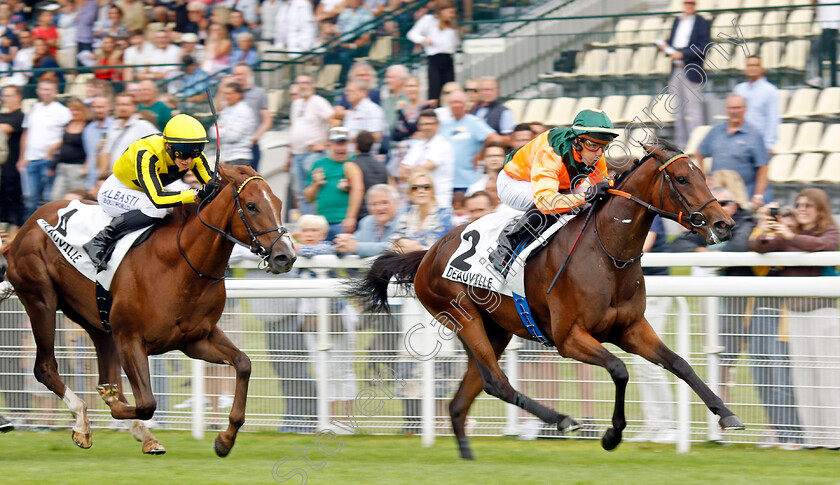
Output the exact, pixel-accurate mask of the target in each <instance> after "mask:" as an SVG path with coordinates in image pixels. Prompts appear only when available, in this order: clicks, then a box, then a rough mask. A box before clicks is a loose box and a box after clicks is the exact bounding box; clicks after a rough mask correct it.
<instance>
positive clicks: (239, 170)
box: [166, 165, 259, 223]
mask: <svg viewBox="0 0 840 485" xmlns="http://www.w3.org/2000/svg"><path fill="white" fill-rule="evenodd" d="M219 175H220V176H219V177H217V179H216V180H217V181H218V182H219V190H220V191H221V190H222V189H224V188H225V187H227V186H228V184H231V183H232V184H236V185H237V186H239V185H241V184H242V182H243V181H244V180H245V179H247V178H248V177H253V176H255V175H259V174H258V173H257V172H256V171H255V170H254V169H253V168H251V167H249V166H246V165H221V166H220V167H219ZM197 212H198V204H186V205H181V206H178V207H175V208H173V209H172V213H171V214H169V215H168V216H167V217H166V220H167V221H176V222H179V223H180V222H181V221H183V220H184V219H189V218H190V217H193V216H195V215H196V213H197Z"/></svg>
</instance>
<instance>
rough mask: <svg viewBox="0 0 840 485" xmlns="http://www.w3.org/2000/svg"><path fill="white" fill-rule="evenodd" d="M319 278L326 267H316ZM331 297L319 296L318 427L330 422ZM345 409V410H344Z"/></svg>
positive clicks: (324, 275)
mask: <svg viewBox="0 0 840 485" xmlns="http://www.w3.org/2000/svg"><path fill="white" fill-rule="evenodd" d="M314 271H315V274H316V275H317V276H318V279H324V278H326V277H327V271H328V270H325V269H315V270H314ZM329 303H330V302H329V299H327V298H318V304H317V308H318V317H317V318H318V320H317V333H318V335H317V345H316V354H317V355H316V359H317V360H316V369H317V371H316V372H315V388H316V390H317V392H318V399H317V401H316V403H317V410H318V429H327V427H328V426H329V424H330V399H329V395H328V394H329V390H330V387H329V382H328V378H327V376H328V375H329V355H330V349H331V348H332V344H331V343H330V336H329V332H330V315H329ZM342 411H343V410H342Z"/></svg>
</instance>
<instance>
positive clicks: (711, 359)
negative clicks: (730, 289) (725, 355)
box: [705, 296, 726, 441]
mask: <svg viewBox="0 0 840 485" xmlns="http://www.w3.org/2000/svg"><path fill="white" fill-rule="evenodd" d="M705 300H706V362H707V363H708V365H707V368H706V369H707V374H706V382H708V383H709V389H711V390H712V392H714V393H715V394H716V395H718V396H720V390H721V386H722V385H726V383H725V382H723V383H722V382H720V377H721V376H720V353H721V351H722V350H723V347H721V345H720V315H719V309H720V299H719V298H718V297H715V296H713V297H709V298H706V299H705ZM706 438H707V439H708V440H709V441H717V440H719V439H720V425H718V417H717V416H715V415H714V413H712V412H711V411H709V410H706Z"/></svg>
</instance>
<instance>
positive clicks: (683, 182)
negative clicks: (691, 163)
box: [677, 175, 688, 185]
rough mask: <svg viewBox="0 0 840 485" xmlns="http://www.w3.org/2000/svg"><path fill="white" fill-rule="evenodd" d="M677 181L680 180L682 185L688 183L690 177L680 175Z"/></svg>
mask: <svg viewBox="0 0 840 485" xmlns="http://www.w3.org/2000/svg"><path fill="white" fill-rule="evenodd" d="M677 182H678V183H679V184H680V185H685V184H687V183H688V179H687V178H685V177H684V176H682V175H680V176H679V177H677Z"/></svg>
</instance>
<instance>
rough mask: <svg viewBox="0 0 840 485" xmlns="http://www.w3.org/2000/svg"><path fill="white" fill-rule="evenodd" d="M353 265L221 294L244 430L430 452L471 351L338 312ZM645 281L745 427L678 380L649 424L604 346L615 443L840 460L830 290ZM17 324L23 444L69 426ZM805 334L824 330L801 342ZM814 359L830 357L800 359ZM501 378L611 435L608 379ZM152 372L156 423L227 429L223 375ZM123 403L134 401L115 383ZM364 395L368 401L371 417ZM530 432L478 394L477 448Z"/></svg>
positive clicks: (528, 369)
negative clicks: (750, 449)
mask: <svg viewBox="0 0 840 485" xmlns="http://www.w3.org/2000/svg"><path fill="white" fill-rule="evenodd" d="M817 260H819V264H827V265H834V264H837V263H840V253H818V254H794V253H786V254H781V253H780V254H773V255H757V254H752V253H744V254H726V253H720V254H700V253H691V254H650V255H646V256H645V259H644V264H645V265H657V266H659V265H663V264H665V265H667V264H671V265H682V264H686V263H692V264H695V265H698V266H704V265H705V266H726V265H736V264H737V265H744V264H757V265H758V264H762V265H767V264H773V265H809V264H817ZM363 265H364V261H361V260H358V259H356V258H345V259H341V260H339V259H335V258H328V257H318V258H313V260H311V261H304V262H301V264H300V266H301V267H309V268H310V271H312V273H313V274H312V275H310V276H312V277H311V278H308V279H293V278H282V277H280V278H278V277H271V278H260V279H253V278H249V279H229V280H228V281H227V282H226V286H227V289H228V297H229V300H228V304H227V306H226V309H225V312H224V315H223V317H222V320H221V321H220V323H219V324H220V326H221V327H222V328H223V329H224V330H225V332H226V333H227V334H228V335H229V336H230V337H231V339H232V340H233V341H234V342H235V343H237V345H239V346H240V348H242V349H243V350H244V351H245V352H246V353H248V355H249V356H250V358H251V360H252V362H253V366H252V368H253V372H252V377H251V385H250V389H249V400H248V411H247V422H246V425H245V430H279V431H284V432H312V431H314V430H316V429H323V428H330V429H334V430H337V431H339V432H342V431H343V432H347V433H350V432H363V433H368V434H395V433H411V434H414V433H416V434H420V435H421V436H422V443H423V445H426V446H428V445H431V444H432V443H433V442H434V439H435V437H436V435H448V434H450V433H451V428H450V425H449V420H448V411H447V407H446V404H447V403H448V401H449V399H450V398H451V396H452V394H453V393H454V391H455V389H456V388H457V385H458V383H459V382H460V378H461V376H462V374H463V371H464V369H465V365H466V356H465V354H464V351H463V350H462V349H461V348H460V345H458V344H457V343H456V340H455V339H454V335H452V334H451V333H449V332H446V331H443V330H442V326H441V325H439V324H438V323H437V322H436V321H434V320H433V319H432V318H431V316H429V315H428V314H427V313H426V312H425V311H424V310H423V309H422V307H421V306H420V305H419V304H418V303H417V301H416V300H415V299H414V298H411V297H408V296H402V297H397V296H395V299H394V301H393V304H394V306H395V313H394V317H389V316H386V315H372V314H365V313H360V312H359V311H358V306H357V302H353V301H347V300H344V299H342V298H340V290H341V288H342V284H343V282H344V280H342V279H338V278H333V277H330V276H332V275H331V274H330V273H331V272H333V271H335V270H333V269H330V268H334V267H336V266H339V267H344V268H353V267H359V266H363ZM342 271H345V270H342ZM250 274H251V273H250V272H249V276H250ZM645 282H646V286H647V292H648V296H649V297H674V298H673V299H672V301H671V302H670V303H668V304H666V305H664V306H661V307H660V308H662V310H661V311H660V312H661V313H658V314H652V313H651V312H649V313H648V315H647V316H648V318H649V319H654V318H664V320H665V322H666V326H665V331H663V332H661V333H660V335H661V336H662V338H663V340H664V341H665V342H666V343H667V344H668V345H669V346H671V347H672V348H673V349H674V350H675V351H677V352H678V353H679V354H681V355H682V356H683V357H684V358H686V360H688V361H689V362H690V363H691V364H692V366H694V368H695V369H696V370H697V372H698V374H699V375H700V376H701V378H703V379H704V380H705V381H706V382H707V383H708V384H709V385H710V387H711V388H712V389H713V390H714V391H715V392H716V393H718V394H719V395H720V394H721V392H723V394H724V395H725V398H724V399H725V401H726V402H727V404H728V405H730V407H731V409H732V410H733V411H734V412H736V413H737V414H738V415H739V416H740V417H741V418H742V420H743V421H744V422H745V423H746V425H747V429H746V430H744V431H729V432H726V433H723V432H721V431H720V430H719V428H718V426H717V420H716V418H715V417H713V416H711V414H710V413H708V411H706V409H705V407H704V406H703V404H702V403H701V402H700V401H699V399H698V398H697V397H696V395H694V393H693V392H690V391H689V390H688V388H687V386H686V385H684V384H682V383H679V384H678V387H677V391H676V392H675V393H674V392H673V387H674V382H675V379H674V378H673V376H670V375H669V376H668V377H667V381H666V382H665V384H664V388H665V389H668V390H670V391H671V394H672V395H676V398H659V399H658V401H656V402H654V404H659V406H658V407H659V408H660V409H667V410H669V411H668V413H674V415H673V418H670V419H669V418H667V417H664V416H663V417H660V416H645V413H644V407H645V406H646V405H647V404H649V403H650V401H649V400H646V399H643V397H642V395H641V392H642V390H643V387H644V386H646V385H647V386H650V385H654V384H656V381H657V378H655V377H650V376H652V374H651V369H649V368H648V369H645V368H644V367H642V364H639V363H637V362H636V361H634V360H632V357H631V356H630V355H627V354H625V353H623V352H621V351H620V350H619V349H617V348H615V347H613V346H610V345H608V346H607V347H608V348H609V350H610V351H612V352H614V353H616V355H618V356H619V357H621V358H622V359H623V360H625V361H626V362H627V363H628V364H630V365H628V368H629V371H630V376H631V383H630V386H629V387H628V393H627V419H628V428H627V430H626V433H625V437H627V438H628V439H631V440H632V439H634V438H638V437H640V435H641V434H642V433H643V432H647V431H648V430H647V429H646V427H645V421H650V420H652V421H654V422H656V423H658V424H657V425H658V426H660V427H663V428H666V429H669V430H673V431H674V433H673V437H672V439H676V440H677V443H678V448H677V449H678V451H686V450H688V448H689V443H690V442H697V441H705V440H723V441H726V442H733V443H755V444H768V445H771V444H780V445H783V446H799V445H810V446H829V447H837V446H840V382H838V380H840V377H834V376H840V312H838V310H837V298H838V297H840V279H838V278H830V277H824V278H772V277H766V278H747V277H726V278H724V277H717V278H708V277H690V276H657V277H648V278H646V279H645ZM671 303H673V306H672V304H671ZM780 315H781V316H780ZM27 327H28V322H27V317H26V315H25V314H24V313H23V311H22V308H21V307H20V304H19V302H18V301H17V300H16V299H10V300H7V301H6V302H4V303H3V304H2V305H0V396H2V397H0V402H2V404H3V405H2V407H0V410H2V413H3V414H5V415H6V416H7V417H10V418H11V419H13V420H14V421H16V424H17V425H19V426H20V427H22V428H24V429H25V428H33V429H35V428H40V427H48V428H52V427H65V426H67V425H69V424H70V422H71V420H70V414H69V412H68V411H67V409H66V407H65V406H64V404H63V403H62V402H61V401H60V400H59V399H57V398H56V397H55V396H54V395H52V394H51V393H49V392H48V391H47V390H46V388H45V387H43V386H42V385H41V384H39V383H37V382H35V379H34V377H33V376H32V372H31V367H32V362H33V360H34V343H33V341H32V336H31V333H29V331H28V329H27ZM74 327H75V326H74V325H72V324H71V323H70V322H69V321H68V320H67V319H66V318H64V317H63V316H61V315H60V314H59V325H58V332H57V346H56V351H57V357H58V360H59V370H60V372H61V373H62V377H63V379H64V380H65V382H66V383H67V385H68V386H69V387H70V388H71V389H73V390H74V391H75V392H76V393H77V394H78V395H79V396H80V397H82V398H83V399H85V400H86V401H87V402H88V406H89V409H90V417H91V421H92V424H93V425H94V427H118V426H122V424H120V423H117V422H115V421H114V420H113V419H111V418H110V414H109V411H108V409H107V408H106V406H105V404H104V403H102V402H101V401H100V399H99V397H98V395H97V393H96V390H95V385H96V382H97V377H96V366H95V360H94V359H95V354H94V351H93V348H92V345H91V344H90V341H89V340H88V339H87V336H86V335H85V334H84V332H82V331H81V330H79V329H77V328H74ZM812 327H818V328H820V329H823V333H821V334H820V333H816V334H814V333H812V332H811V330H808V331H806V329H812ZM815 345H818V348H819V349H822V350H818V351H812V350H807V349H811V348H813V347H814V346H815ZM788 347H789V349H788ZM501 365H502V366H503V368H504V369H505V372H506V373H507V375H508V378H509V379H510V381H511V384H512V385H513V386H514V387H515V388H517V389H519V390H521V391H522V392H523V393H525V394H528V395H530V396H531V397H533V398H535V399H537V400H539V401H542V402H543V403H545V404H546V405H548V406H551V407H553V408H555V409H558V410H559V411H561V412H563V413H566V414H570V415H572V416H575V417H576V418H579V419H586V424H587V427H588V428H587V431H588V433H587V434H586V435H585V436H586V437H591V438H595V437H598V436H599V435H600V434H602V433H603V431H604V430H605V429H606V427H608V426H609V417H610V416H611V413H612V407H613V398H614V386H613V383H612V381H611V379H610V378H609V376H608V375H607V373H606V371H604V370H603V369H600V368H592V367H589V366H585V365H583V364H579V363H576V362H572V361H570V360H568V359H563V358H561V357H559V356H558V355H557V353H556V351H555V350H554V349H546V348H544V347H540V346H537V345H536V344H534V343H533V342H524V341H521V340H519V339H515V340H514V342H512V343H511V345H510V346H509V348H508V350H507V351H506V352H505V354H504V356H503V358H502V362H501ZM647 365H649V366H652V365H651V364H647ZM151 369H152V372H153V383H152V385H153V388H154V391H155V395H156V397H157V403H158V412H157V413H156V416H155V423H154V424H156V425H158V426H162V427H168V428H171V429H192V430H193V434H194V436H196V437H197V438H200V437H201V436H202V435H203V433H204V431H205V430H206V429H215V428H218V427H219V426H222V425H224V424H226V422H227V412H228V409H227V408H228V407H229V405H230V402H229V396H230V394H232V383H233V373H232V372H231V371H230V370H229V369H227V368H224V367H223V366H216V365H205V364H204V363H202V362H200V361H193V362H192V364H190V365H188V364H187V359H186V357H185V356H184V355H183V354H181V353H180V352H170V353H167V354H165V355H163V356H155V357H152V362H151ZM780 375H781V377H780ZM639 376H645V377H643V378H639ZM785 376H786V377H785ZM780 379H781V380H780ZM784 379H787V381H785V380H784ZM825 379H827V380H825ZM124 389H125V390H126V391H130V388H129V387H128V385H127V383H125V382H124ZM360 396H362V397H364V396H367V398H368V399H369V403H368V405H367V406H364V405H363V403H362V402H361V401H360ZM129 399H131V397H129ZM371 399H372V400H371ZM371 403H372V404H371ZM529 430H530V432H532V434H533V436H540V437H547V438H556V437H558V435H557V432H556V431H553V430H551V429H549V428H548V427H547V426H542V425H540V426H538V427H534V422H533V420H532V419H531V418H530V417H529V416H526V415H525V414H524V413H522V412H521V411H520V410H519V409H518V408H515V407H513V406H511V405H507V404H505V403H503V402H501V401H500V400H498V399H496V398H493V397H490V396H487V395H486V394H482V395H481V396H480V397H479V398H478V399H477V400H476V402H475V404H474V406H473V408H472V410H471V413H470V419H469V423H468V434H471V435H503V434H506V435H517V434H520V435H527V434H528V433H529ZM770 434H775V437H773V436H769V435H770Z"/></svg>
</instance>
